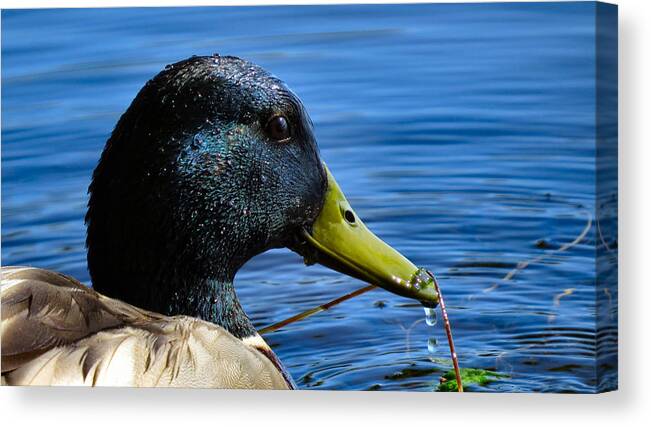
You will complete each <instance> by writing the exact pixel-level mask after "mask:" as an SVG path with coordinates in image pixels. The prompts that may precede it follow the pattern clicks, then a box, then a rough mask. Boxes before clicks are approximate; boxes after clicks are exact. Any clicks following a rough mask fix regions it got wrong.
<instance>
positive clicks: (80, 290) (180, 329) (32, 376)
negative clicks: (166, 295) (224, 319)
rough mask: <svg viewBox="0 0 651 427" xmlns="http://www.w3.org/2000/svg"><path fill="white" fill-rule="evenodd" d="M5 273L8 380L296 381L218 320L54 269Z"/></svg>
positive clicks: (278, 385) (250, 384) (242, 384)
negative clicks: (115, 292) (123, 297)
mask: <svg viewBox="0 0 651 427" xmlns="http://www.w3.org/2000/svg"><path fill="white" fill-rule="evenodd" d="M0 275H1V281H2V293H1V295H2V298H1V299H2V331H1V348H0V353H1V356H2V365H1V366H2V383H3V384H7V385H28V384H38V385H55V384H70V385H73V384H74V385H123V386H145V387H146V386H172V387H217V388H266V389H269V388H271V389H287V388H289V387H291V386H290V385H289V384H288V381H287V380H286V379H285V378H284V377H283V373H282V372H281V371H280V370H279V369H278V368H277V366H276V363H274V361H275V359H274V358H270V357H268V356H266V355H265V354H264V353H266V352H267V351H269V352H270V351H271V350H268V346H266V344H265V345H264V346H266V348H264V349H263V350H264V352H263V351H262V350H259V349H258V348H256V346H252V345H247V344H246V343H245V342H243V341H242V340H239V339H237V338H235V337H233V336H232V335H230V334H229V333H228V332H226V331H225V330H224V329H222V328H221V327H219V326H217V325H214V324H212V323H208V322H204V321H201V320H198V319H194V318H190V317H187V316H175V317H167V316H163V315H160V314H157V313H152V312H149V311H146V310H141V309H139V308H136V307H134V306H131V305H129V304H126V303H124V302H121V301H118V300H114V299H112V298H108V297H105V296H103V295H101V294H99V293H97V292H95V291H93V290H92V289H90V288H88V287H86V286H84V285H83V284H81V283H79V282H77V281H76V280H74V279H72V278H70V277H68V276H65V275H62V274H59V273H55V272H52V271H47V270H41V269H36V268H26V267H4V268H2V269H1V270H0ZM260 341H261V339H260ZM257 347H260V343H259V342H258V343H257ZM272 354H273V353H272Z"/></svg>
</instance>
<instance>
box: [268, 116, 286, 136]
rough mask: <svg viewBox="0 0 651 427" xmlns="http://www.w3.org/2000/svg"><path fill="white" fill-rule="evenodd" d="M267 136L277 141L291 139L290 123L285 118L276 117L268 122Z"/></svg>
mask: <svg viewBox="0 0 651 427" xmlns="http://www.w3.org/2000/svg"><path fill="white" fill-rule="evenodd" d="M265 130H266V132H267V135H269V137H270V138H271V139H274V140H276V141H284V140H286V139H289V137H290V133H289V122H288V121H287V119H286V118H285V117H284V116H274V117H272V118H271V119H270V120H269V121H268V122H267V127H266V129H265Z"/></svg>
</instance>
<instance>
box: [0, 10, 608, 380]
mask: <svg viewBox="0 0 651 427" xmlns="http://www.w3.org/2000/svg"><path fill="white" fill-rule="evenodd" d="M593 8H594V6H593V5H591V4H585V3H584V4H574V3H571V4H564V5H559V4H548V5H541V4H529V5H525V4H483V5H472V6H468V5H412V6H323V7H321V6H319V7H264V8H263V7H256V8H186V9H159V8H155V9H129V10H124V9H96V10H84V9H82V10H56V11H54V10H40V11H11V12H6V11H4V12H3V14H2V41H3V43H2V244H3V251H2V263H3V264H4V265H7V264H29V265H36V266H40V267H46V268H51V269H56V270H60V271H63V272H65V273H68V274H72V275H74V276H75V277H77V278H80V279H81V280H83V281H86V282H88V273H87V271H86V261H85V249H84V226H83V215H84V212H85V203H86V188H87V185H88V182H89V179H90V174H91V171H92V169H93V167H94V165H95V163H96V161H97V159H98V156H99V153H100V150H101V148H102V147H103V145H104V142H105V140H106V138H107V136H108V134H109V132H110V131H111V130H112V127H113V125H114V124H115V122H116V121H117V118H118V117H119V115H120V114H121V113H122V112H123V111H124V109H125V108H126V107H127V105H128V104H129V103H130V101H131V99H132V98H133V96H134V95H135V93H136V92H137V90H138V89H139V88H140V87H141V86H142V84H143V83H144V82H145V81H146V80H147V79H148V78H150V77H151V76H153V75H154V74H155V73H157V72H158V71H159V70H160V69H162V68H163V66H164V65H165V64H167V63H170V62H174V61H176V60H179V59H182V58H185V57H187V56H190V55H192V54H211V53H213V52H219V53H222V54H233V55H237V56H241V57H244V58H247V59H249V60H251V61H253V62H256V63H259V64H261V65H263V66H264V67H266V68H268V69H269V70H271V71H272V72H273V73H275V74H276V75H278V76H280V77H281V78H282V79H284V80H285V81H286V82H287V83H288V84H289V85H290V86H291V87H292V88H293V89H294V90H295V91H296V92H297V93H298V94H299V96H300V97H301V98H302V100H303V101H304V103H305V105H306V106H307V108H308V110H309V112H310V114H311V116H312V119H313V121H314V123H315V126H316V133H317V136H318V139H319V144H320V147H321V152H322V155H323V157H324V159H325V160H326V161H327V162H328V164H329V166H330V168H331V170H332V171H333V173H334V174H335V175H336V176H337V179H338V181H339V183H340V184H341V186H342V188H343V190H344V191H345V192H346V194H347V195H348V198H349V200H350V202H351V204H352V205H353V206H354V207H355V208H356V210H357V212H358V213H359V214H360V216H362V217H363V218H364V219H365V221H366V223H367V224H368V225H369V227H370V228H371V229H373V230H374V231H375V232H376V233H377V234H379V235H380V236H382V237H383V238H384V239H385V240H386V241H388V242H389V243H391V244H392V245H393V246H395V247H396V248H397V249H399V250H400V251H401V252H403V253H404V254H405V255H407V256H408V257H409V258H411V259H412V260H413V261H414V262H415V263H417V264H419V265H423V266H426V267H428V268H430V269H432V270H433V271H436V272H437V274H438V276H439V280H440V282H441V284H442V286H443V289H444V292H445V295H446V297H447V302H448V306H449V307H448V308H449V313H450V317H451V319H452V321H453V326H454V333H455V336H456V344H457V350H458V353H459V355H460V361H461V364H462V366H467V367H476V368H485V369H495V370H498V371H500V372H502V373H506V374H508V375H510V376H511V377H510V378H508V379H504V380H500V381H496V382H493V383H491V384H489V385H487V386H485V387H477V386H476V387H474V388H472V387H471V389H473V390H482V391H483V390H486V391H557V392H558V391H563V392H586V391H593V390H594V388H595V385H596V383H597V378H596V376H595V361H594V358H595V351H596V350H595V348H596V347H595V346H596V341H595V339H596V337H595V312H596V308H595V244H596V242H595V231H594V230H595V228H594V227H593V228H591V229H590V230H589V232H588V234H587V236H586V239H585V240H583V241H582V242H581V243H579V244H578V245H576V246H574V247H573V248H571V249H570V250H568V251H565V252H558V253H553V252H552V251H554V249H558V248H559V247H561V246H562V245H563V244H565V243H568V242H571V241H572V240H573V239H574V238H575V237H576V236H577V235H579V234H580V233H581V231H582V230H583V229H584V227H585V226H586V223H587V221H588V220H589V215H590V213H592V212H593V211H594V197H595V169H594V168H595V160H594V155H595V148H594V140H595V131H594V116H595V90H594V78H595V75H594V70H595V56H594V27H593V25H594V9H593ZM546 253H547V254H550V255H549V256H548V257H546V258H544V259H543V260H541V261H540V262H537V263H534V264H532V265H530V266H529V267H527V268H526V269H525V270H523V271H521V272H520V273H518V274H517V275H516V276H515V277H514V278H513V280H509V281H504V280H502V278H503V277H504V276H505V275H506V274H507V273H508V272H509V271H510V270H511V269H513V268H514V267H515V266H517V264H518V263H519V262H521V261H523V260H526V259H529V258H533V257H536V256H539V255H541V254H546ZM614 256H616V255H614ZM359 286H361V284H360V283H358V282H355V281H353V280H351V279H348V278H346V277H343V276H341V275H339V274H337V273H334V272H331V271H328V270H326V269H324V268H321V267H318V266H314V267H310V268H305V267H304V266H303V265H302V262H301V260H300V259H298V258H297V257H296V256H295V255H294V254H292V253H290V252H288V251H286V250H275V251H271V252H269V253H266V254H264V255H262V256H259V257H257V258H255V259H254V260H252V261H251V262H250V263H249V264H248V265H246V267H245V268H244V269H243V270H242V271H241V272H240V273H239V275H238V277H237V287H238V292H239V295H240V296H241V299H242V300H243V304H244V306H245V307H246V309H247V312H248V313H249V314H250V316H251V317H252V319H253V320H254V322H255V324H256V325H257V326H260V327H261V326H265V325H268V324H270V323H273V322H275V321H278V320H281V319H283V318H285V317H287V316H290V315H293V314H295V313H297V312H299V311H301V310H304V309H307V308H310V307H312V306H314V305H316V304H320V303H323V302H325V301H328V300H329V299H332V298H335V297H337V296H339V295H341V294H343V293H345V292H349V291H352V290H353V289H356V288H357V287H359ZM564 293H565V294H564ZM612 293H613V294H614V296H615V298H616V289H615V290H613V291H612ZM561 295H562V296H561ZM611 332H612V331H611ZM608 333H610V332H607V333H606V335H607V336H606V337H605V338H604V341H603V344H602V345H603V346H605V347H604V349H603V350H604V351H605V352H606V353H608V352H610V353H612V352H613V347H614V346H615V345H616V342H615V338H613V337H612V336H611V335H608ZM612 333H613V334H614V332H612ZM430 337H433V338H435V339H436V340H437V341H438V343H439V344H438V346H436V347H435V348H433V352H432V353H429V352H428V350H427V342H428V339H429V338H430ZM267 339H268V340H269V342H270V343H271V344H272V345H273V346H274V348H275V350H276V352H277V353H278V354H279V356H280V357H281V359H282V360H283V361H284V362H285V363H286V365H287V367H288V368H289V370H290V371H291V373H292V374H293V376H294V377H295V378H296V380H297V382H298V384H299V385H300V386H301V387H303V388H321V389H362V390H363V389H379V390H396V389H398V390H405V389H415V390H432V389H434V388H435V387H436V385H437V383H438V378H439V376H440V375H441V374H442V373H443V372H445V371H447V370H448V369H449V368H450V365H449V362H448V358H449V353H448V351H447V347H446V344H445V343H446V341H445V333H444V331H443V329H442V328H441V327H434V328H429V327H427V326H426V325H425V323H424V315H423V311H422V309H421V308H420V307H419V306H418V305H416V304H412V303H410V302H409V301H407V300H405V299H402V298H400V297H397V296H394V295H391V294H388V293H386V292H383V291H378V290H376V291H372V292H369V293H367V294H365V295H363V296H360V297H358V298H356V299H354V300H351V301H348V302H346V303H344V304H342V305H340V306H337V307H336V308H334V309H332V310H331V311H329V312H326V313H322V314H320V315H318V316H315V317H313V318H310V319H309V320H306V321H303V322H300V323H297V324H294V325H291V326H290V327H287V328H286V329H284V330H282V331H280V332H277V333H274V334H271V335H269V336H267ZM608 369H610V374H611V376H610V377H608V378H607V379H606V381H614V377H613V375H614V374H613V372H615V371H614V370H613V369H614V368H613V367H612V366H611V367H610V368H608V367H607V370H608Z"/></svg>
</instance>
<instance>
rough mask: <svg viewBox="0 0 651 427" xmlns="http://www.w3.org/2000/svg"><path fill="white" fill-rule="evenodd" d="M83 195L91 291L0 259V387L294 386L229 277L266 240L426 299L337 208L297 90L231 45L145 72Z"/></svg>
mask: <svg viewBox="0 0 651 427" xmlns="http://www.w3.org/2000/svg"><path fill="white" fill-rule="evenodd" d="M89 194H90V197H89V202H88V211H87V214H86V218H85V221H86V224H87V238H86V246H87V249H88V268H89V272H90V277H91V281H92V287H93V288H92V289H91V288H89V287H87V286H85V285H83V284H81V283H80V282H78V281H76V280H75V279H73V278H71V277H68V276H65V275H63V274H59V273H56V272H53V271H48V270H43V269H39V268H31V267H5V268H3V269H2V337H1V338H2V348H1V352H2V382H3V384H8V385H23V384H38V385H54V384H75V385H77V384H78V385H124V386H178V387H219V388H257V389H293V388H296V385H295V383H294V382H293V381H292V379H291V376H290V375H289V373H288V372H287V370H286V369H285V368H284V367H283V365H282V364H281V362H280V360H279V359H278V358H277V357H276V355H275V354H274V353H273V351H272V350H271V348H270V347H269V346H268V345H267V344H266V343H265V341H264V340H263V339H262V337H261V336H260V335H259V334H258V333H257V332H256V330H255V328H254V327H253V325H252V323H251V321H250V320H249V318H248V317H247V315H246V313H245V312H244V310H243V308H242V306H241V305H240V302H239V300H238V298H237V295H236V293H235V287H234V284H233V283H234V278H235V274H236V272H237V271H238V269H239V268H240V267H242V265H244V263H246V262H247V261H248V260H249V259H251V258H252V257H254V256H255V255H257V254H260V253H261V252H264V251H266V250H268V249H270V248H276V247H288V248H290V249H292V250H293V251H295V252H297V253H298V254H299V255H301V256H303V257H304V258H305V260H306V264H309V263H313V262H317V263H321V264H323V265H326V266H328V267H330V268H333V269H335V270H337V271H340V272H342V273H344V274H347V275H350V276H352V277H355V278H357V279H361V280H364V281H366V282H369V283H372V284H375V285H378V286H381V287H383V288H385V289H387V290H388V291H391V292H394V293H397V294H399V295H402V296H405V297H408V298H413V299H416V300H419V301H421V302H423V303H424V304H428V305H435V304H436V303H437V302H438V294H437V293H436V290H435V288H434V285H433V282H432V280H431V279H429V277H428V276H426V275H424V274H422V273H421V270H419V269H418V268H417V267H416V266H415V265H414V264H412V263H411V262H410V261H409V260H407V259H406V258H405V257H403V256H402V255H401V254H400V253H398V252H397V251H395V250H394V249H392V248H391V247H390V246H388V245H387V244H385V243H384V242H382V241H381V240H380V239H379V238H377V237H376V236H375V235H374V234H372V233H371V232H370V231H369V230H368V228H366V226H365V225H364V223H363V222H362V221H361V220H360V219H359V217H358V216H357V214H356V213H355V212H354V211H353V209H352V208H351V206H350V204H349V203H348V202H347V200H346V198H345V197H344V195H343V193H342V192H341V190H340V188H339V186H338V185H337V182H336V181H335V179H334V178H333V176H332V174H331V173H330V171H329V170H328V168H327V167H326V165H325V163H323V162H322V160H321V158H320V155H319V151H318V148H317V144H316V140H315V136H314V133H313V128H312V122H311V120H310V118H309V116H308V114H307V112H306V110H305V108H304V106H303V104H302V103H301V101H300V100H299V99H298V97H297V96H296V95H295V94H294V93H293V92H292V91H290V90H289V89H288V87H287V86H286V85H285V84H284V83H283V82H282V81H280V80H279V79H278V78H276V77H274V76H272V75H271V74H269V73H268V72H266V71H265V70H263V69H262V68H261V67H259V66H256V65H254V64H251V63H249V62H247V61H244V60H242V59H239V58H236V57H230V56H219V55H213V56H204V57H192V58H189V59H187V60H184V61H181V62H178V63H175V64H172V65H169V66H167V67H166V68H165V69H164V70H163V71H161V72H160V73H159V74H158V75H156V76H155V77H154V78H153V79H151V80H150V81H149V82H147V83H146V84H145V86H144V87H143V88H142V89H141V90H140V92H139V93H138V94H137V96H136V97H135V99H134V100H133V102H132V103H131V105H130V106H129V108H128V109H127V110H126V112H125V113H124V114H123V115H122V117H121V118H120V119H119V121H118V123H117V125H116V127H115V129H114V131H113V132H112V134H111V136H110V138H109V140H108V141H107V143H106V146H105V148H104V150H103V152H102V155H101V158H100V160H99V163H98V165H97V167H96V169H95V171H94V173H93V177H92V182H91V184H90V187H89Z"/></svg>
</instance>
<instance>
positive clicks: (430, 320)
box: [423, 307, 437, 326]
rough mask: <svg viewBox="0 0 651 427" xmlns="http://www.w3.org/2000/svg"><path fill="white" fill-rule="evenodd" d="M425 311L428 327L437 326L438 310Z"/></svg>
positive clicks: (427, 309)
mask: <svg viewBox="0 0 651 427" xmlns="http://www.w3.org/2000/svg"><path fill="white" fill-rule="evenodd" d="M423 310H425V323H427V326H434V325H436V320H437V319H436V308H432V307H423Z"/></svg>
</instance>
